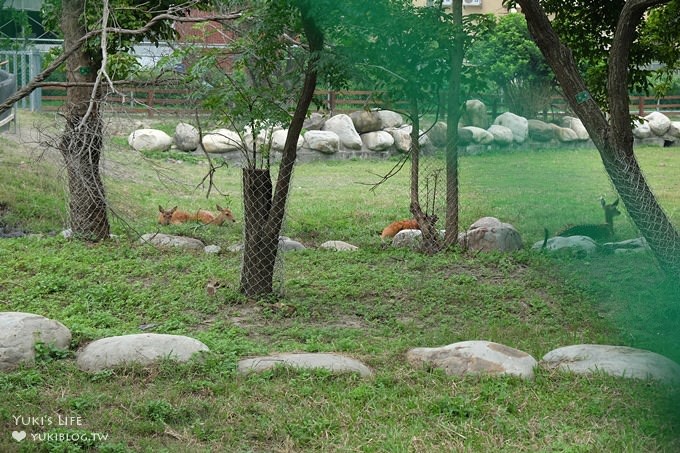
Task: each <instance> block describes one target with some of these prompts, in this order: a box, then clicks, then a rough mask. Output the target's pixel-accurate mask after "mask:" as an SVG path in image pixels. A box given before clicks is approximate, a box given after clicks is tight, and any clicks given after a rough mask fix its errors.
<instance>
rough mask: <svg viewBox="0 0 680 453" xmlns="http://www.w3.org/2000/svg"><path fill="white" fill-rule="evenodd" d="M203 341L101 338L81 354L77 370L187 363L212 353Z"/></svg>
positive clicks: (136, 336) (175, 337) (152, 336)
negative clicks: (164, 361)
mask: <svg viewBox="0 0 680 453" xmlns="http://www.w3.org/2000/svg"><path fill="white" fill-rule="evenodd" d="M209 351H210V350H209V349H208V347H207V346H206V345H204V344H203V343H201V342H200V341H198V340H196V339H194V338H189V337H185V336H182V335H167V334H157V333H141V334H134V335H122V336H118V337H108V338H102V339H100V340H96V341H93V342H92V343H90V344H89V345H87V346H86V347H85V348H84V349H83V350H82V351H80V352H79V353H78V360H77V362H78V367H79V368H80V369H81V370H83V371H91V372H96V371H100V370H103V369H107V368H114V367H117V366H122V365H125V364H133V363H136V364H140V365H149V364H151V363H154V362H158V361H160V360H162V359H165V358H171V359H173V360H176V361H178V362H187V361H189V359H191V357H192V356H193V355H194V354H195V353H197V352H209Z"/></svg>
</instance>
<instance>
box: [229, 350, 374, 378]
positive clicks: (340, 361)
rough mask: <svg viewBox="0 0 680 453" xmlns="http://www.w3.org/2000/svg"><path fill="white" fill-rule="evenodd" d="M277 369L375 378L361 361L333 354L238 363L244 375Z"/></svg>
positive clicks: (289, 356)
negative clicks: (319, 371)
mask: <svg viewBox="0 0 680 453" xmlns="http://www.w3.org/2000/svg"><path fill="white" fill-rule="evenodd" d="M277 367H291V368H297V369H312V370H313V369H323V370H327V371H330V372H332V373H358V374H359V375H360V376H363V377H370V376H373V370H371V369H370V368H369V367H368V366H366V365H365V364H363V363H362V362H360V361H359V360H356V359H353V358H351V357H347V356H344V355H340V354H332V353H286V354H275V355H270V356H266V357H254V358H250V359H243V360H241V361H239V363H238V371H239V373H242V374H249V373H258V372H262V371H267V370H271V369H273V368H277Z"/></svg>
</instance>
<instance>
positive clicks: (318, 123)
mask: <svg viewBox="0 0 680 453" xmlns="http://www.w3.org/2000/svg"><path fill="white" fill-rule="evenodd" d="M326 119H327V118H326V117H325V116H324V115H322V114H321V113H319V112H313V113H312V114H311V115H309V117H307V118H306V119H305V121H304V123H302V128H303V129H305V130H308V131H320V130H321V128H322V127H323V125H324V124H325V123H326Z"/></svg>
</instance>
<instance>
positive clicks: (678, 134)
mask: <svg viewBox="0 0 680 453" xmlns="http://www.w3.org/2000/svg"><path fill="white" fill-rule="evenodd" d="M666 135H667V136H670V137H671V138H674V139H675V138H680V121H671V125H670V127H669V128H668V132H666Z"/></svg>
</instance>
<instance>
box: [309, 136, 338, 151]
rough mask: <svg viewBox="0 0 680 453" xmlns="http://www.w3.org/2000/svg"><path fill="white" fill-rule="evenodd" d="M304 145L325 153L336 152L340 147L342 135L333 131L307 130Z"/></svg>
mask: <svg viewBox="0 0 680 453" xmlns="http://www.w3.org/2000/svg"><path fill="white" fill-rule="evenodd" d="M304 146H305V147H306V148H309V149H311V150H314V151H318V152H320V153H324V154H334V153H337V152H338V150H339V149H340V137H338V134H336V133H335V132H331V131H307V132H306V133H305V135H304Z"/></svg>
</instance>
